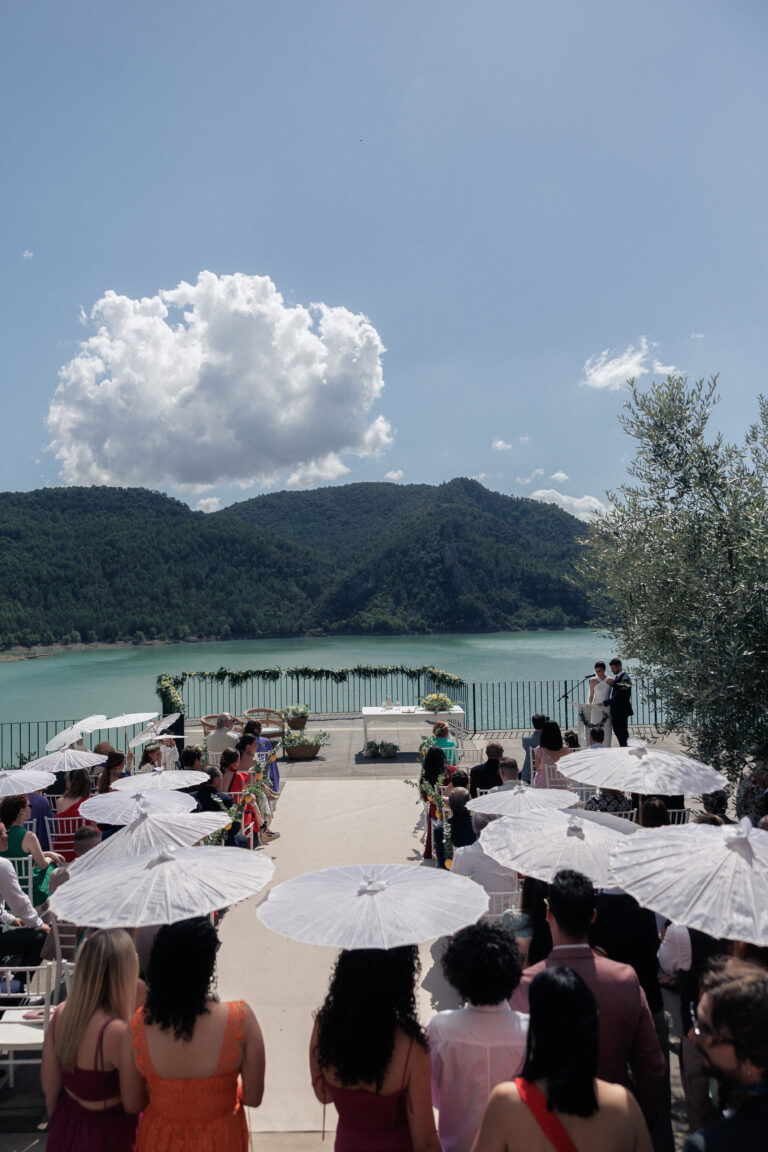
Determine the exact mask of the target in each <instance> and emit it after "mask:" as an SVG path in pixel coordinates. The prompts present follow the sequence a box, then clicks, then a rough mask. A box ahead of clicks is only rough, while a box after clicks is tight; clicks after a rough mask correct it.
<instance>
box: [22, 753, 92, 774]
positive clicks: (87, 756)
mask: <svg viewBox="0 0 768 1152" xmlns="http://www.w3.org/2000/svg"><path fill="white" fill-rule="evenodd" d="M103 763H104V757H103V756H99V755H97V754H96V753H95V752H85V751H83V750H82V749H80V748H61V749H60V750H59V751H58V752H49V753H48V755H47V756H40V757H39V759H37V760H28V761H27V763H26V764H25V765H24V767H25V768H31V769H35V770H36V771H40V772H74V771H76V769H78V768H94V767H95V766H96V765H97V764H103Z"/></svg>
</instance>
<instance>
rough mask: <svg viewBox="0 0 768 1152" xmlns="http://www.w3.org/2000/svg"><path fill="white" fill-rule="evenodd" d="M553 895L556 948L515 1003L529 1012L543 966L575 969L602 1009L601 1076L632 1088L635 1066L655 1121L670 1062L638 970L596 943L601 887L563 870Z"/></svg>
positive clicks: (550, 918)
mask: <svg viewBox="0 0 768 1152" xmlns="http://www.w3.org/2000/svg"><path fill="white" fill-rule="evenodd" d="M547 899H548V901H549V907H548V908H547V923H548V924H549V927H550V929H551V931H552V943H553V947H552V951H551V952H550V954H549V956H547V958H546V960H542V961H541V962H540V963H538V964H534V965H533V966H532V967H531V968H526V969H525V971H524V972H523V978H522V980H521V982H520V984H519V986H518V988H517V991H516V992H515V994H514V996H513V997H512V1000H511V1001H510V1004H511V1006H512V1008H513V1009H514V1010H515V1011H517V1012H527V1011H528V988H529V986H530V984H531V981H532V980H533V979H534V977H535V976H537V975H538V974H539V972H541V971H542V969H544V968H553V967H557V966H558V965H560V964H562V965H565V967H566V968H573V970H574V972H577V973H578V974H579V976H581V978H582V980H583V981H584V983H585V984H586V985H587V987H588V988H590V989H591V991H592V994H593V995H594V997H595V1000H596V1001H597V1006H598V1008H599V1010H600V1018H599V1022H598V1057H597V1075H598V1076H599V1077H600V1079H601V1080H608V1081H609V1082H610V1083H613V1084H623V1085H624V1086H625V1087H629V1086H630V1079H629V1072H628V1069H630V1070H631V1074H632V1080H633V1081H634V1086H635V1095H636V1096H637V1100H638V1103H639V1104H640V1107H641V1108H642V1109H643V1113H644V1115H645V1118H646V1122H647V1123H648V1124H652V1123H653V1121H654V1119H655V1117H656V1113H657V1111H658V1107H659V1104H660V1102H661V1098H662V1093H663V1090H664V1082H665V1080H666V1075H667V1062H666V1059H665V1057H664V1054H663V1053H662V1051H661V1045H660V1044H659V1041H658V1038H657V1036H656V1029H655V1028H654V1026H653V1019H652V1017H651V1013H650V1011H649V1008H648V1001H647V1000H646V998H645V993H644V992H643V990H642V988H641V987H640V982H639V980H638V978H637V975H636V973H635V971H634V970H633V969H632V968H630V966H629V965H628V964H617V963H616V962H615V961H614V960H608V959H607V958H606V957H604V956H598V955H597V954H596V953H595V952H593V951H592V949H591V948H590V946H589V943H588V934H589V928H590V925H591V923H592V921H593V920H594V919H595V891H594V888H593V887H592V882H591V881H590V880H588V879H587V877H586V876H584V875H582V873H581V872H574V871H572V870H571V869H563V870H562V871H561V872H558V873H557V875H556V876H555V878H554V880H553V881H552V883H551V884H550V885H549V895H548V897H547Z"/></svg>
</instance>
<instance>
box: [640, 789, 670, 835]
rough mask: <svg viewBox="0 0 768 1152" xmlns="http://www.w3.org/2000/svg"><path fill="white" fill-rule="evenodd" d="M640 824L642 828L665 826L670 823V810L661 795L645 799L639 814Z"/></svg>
mask: <svg viewBox="0 0 768 1152" xmlns="http://www.w3.org/2000/svg"><path fill="white" fill-rule="evenodd" d="M638 824H640V826H641V827H642V828H665V827H666V826H667V825H668V824H669V812H668V811H667V806H666V804H665V803H664V801H663V800H662V799H661V798H660V797H659V796H651V798H650V799H649V800H645V801H644V802H643V805H642V807H641V809H640V812H639V814H638Z"/></svg>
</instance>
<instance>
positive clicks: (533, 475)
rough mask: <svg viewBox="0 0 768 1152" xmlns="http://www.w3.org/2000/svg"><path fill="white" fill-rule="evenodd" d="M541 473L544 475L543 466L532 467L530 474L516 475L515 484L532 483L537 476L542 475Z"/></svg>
mask: <svg viewBox="0 0 768 1152" xmlns="http://www.w3.org/2000/svg"><path fill="white" fill-rule="evenodd" d="M543 475H544V469H543V468H534V470H533V472H531V474H530V476H516V477H515V481H516V483H517V484H532V483H533V481H534V480H535V479H536V477H537V476H543Z"/></svg>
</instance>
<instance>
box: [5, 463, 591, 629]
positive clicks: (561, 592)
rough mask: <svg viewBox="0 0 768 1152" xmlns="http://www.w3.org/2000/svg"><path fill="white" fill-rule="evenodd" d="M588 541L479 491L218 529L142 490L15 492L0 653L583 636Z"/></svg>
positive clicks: (296, 510)
mask: <svg viewBox="0 0 768 1152" xmlns="http://www.w3.org/2000/svg"><path fill="white" fill-rule="evenodd" d="M582 530H583V526H582V525H581V524H580V523H579V522H578V521H577V520H575V519H574V518H573V517H571V516H568V515H567V514H566V513H565V512H562V511H561V510H559V509H557V508H555V507H553V506H551V505H544V504H540V503H537V502H536V501H532V500H520V499H516V498H513V497H509V496H500V495H498V494H497V493H493V492H489V491H488V490H487V489H485V488H483V487H482V485H480V484H479V483H477V482H476V481H471V480H453V481H451V482H449V483H447V484H442V485H440V486H437V487H432V486H429V485H395V484H349V485H344V486H340V487H333V488H324V489H317V490H314V491H309V492H280V493H271V494H268V495H265V496H260V497H257V498H255V499H253V500H247V501H244V502H242V503H239V504H235V505H232V506H231V507H229V508H226V509H223V510H222V511H221V512H218V513H214V514H209V515H205V514H203V513H201V512H192V511H191V510H190V509H189V508H188V507H187V505H186V504H183V503H181V502H180V501H178V500H173V499H171V498H170V497H167V496H163V495H160V494H159V493H155V492H149V491H147V490H146V489H120V488H49V489H44V490H41V491H37V492H28V493H4V494H2V495H0V644H2V645H3V646H6V647H7V646H9V645H15V644H24V645H31V644H40V643H42V644H45V643H52V642H62V641H63V642H65V643H66V642H69V643H75V642H78V641H81V640H82V641H84V642H93V641H112V640H117V639H126V638H130V639H134V640H136V641H137V642H140V641H141V640H142V639H145V638H146V639H155V638H157V639H164V638H168V639H183V638H185V637H189V636H196V637H214V636H215V637H220V638H223V637H229V636H242V637H258V636H288V635H297V634H302V633H305V632H311V631H326V632H340V633H358V632H403V631H486V630H494V631H496V630H506V629H519V628H536V627H549V628H560V627H564V626H568V625H573V626H576V625H581V624H584V623H585V621H586V619H587V615H588V610H587V603H586V597H585V595H584V593H583V592H582V591H581V589H579V588H578V587H577V586H576V585H575V584H574V583H572V575H573V561H574V558H575V556H576V553H577V551H578V543H577V541H578V539H579V535H580V532H581V531H582Z"/></svg>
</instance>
